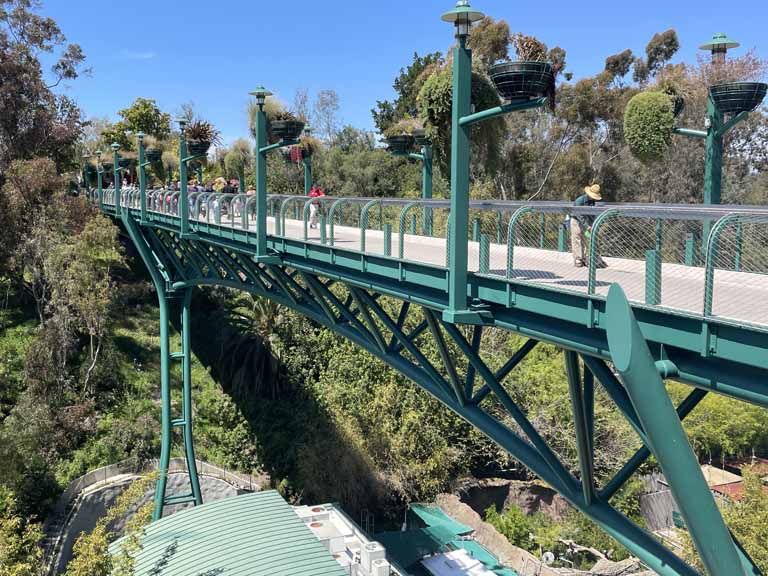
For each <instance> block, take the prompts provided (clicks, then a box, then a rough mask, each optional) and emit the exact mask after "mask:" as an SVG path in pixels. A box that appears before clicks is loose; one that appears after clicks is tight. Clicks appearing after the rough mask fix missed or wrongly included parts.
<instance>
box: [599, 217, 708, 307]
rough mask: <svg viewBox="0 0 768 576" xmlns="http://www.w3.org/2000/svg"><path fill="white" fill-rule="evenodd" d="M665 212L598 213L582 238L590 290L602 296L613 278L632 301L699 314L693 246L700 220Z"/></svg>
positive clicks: (700, 273) (700, 278)
mask: <svg viewBox="0 0 768 576" xmlns="http://www.w3.org/2000/svg"><path fill="white" fill-rule="evenodd" d="M670 216H672V217H670V218H648V217H647V216H645V215H644V214H643V213H642V211H640V210H626V211H621V210H616V211H612V212H605V213H604V214H603V215H601V216H600V217H598V219H596V221H595V225H594V226H593V232H592V233H593V234H594V238H591V237H590V238H587V242H586V243H587V244H588V246H589V248H588V249H587V253H588V258H590V265H591V267H590V282H589V286H588V288H589V291H590V293H592V294H601V295H605V294H607V292H608V288H609V287H610V285H611V284H613V283H615V282H618V283H620V284H621V285H622V287H623V288H624V291H625V293H626V294H627V298H629V300H631V301H633V302H637V303H641V304H647V305H650V306H665V307H669V308H674V309H677V310H685V311H686V312H692V313H696V314H701V312H702V309H703V302H704V270H703V269H702V268H701V262H700V261H699V259H698V253H699V252H698V246H699V245H700V242H701V235H702V229H703V224H702V221H701V220H689V219H675V218H674V216H673V215H670ZM592 251H594V252H595V254H594V255H593V254H592ZM592 259H594V260H595V262H591V260H592ZM603 265H604V267H603ZM629 278H631V279H632V280H631V281H627V279H629Z"/></svg>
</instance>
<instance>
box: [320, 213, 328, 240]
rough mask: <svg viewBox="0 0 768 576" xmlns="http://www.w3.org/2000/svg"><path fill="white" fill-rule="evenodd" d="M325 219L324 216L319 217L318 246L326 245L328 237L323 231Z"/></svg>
mask: <svg viewBox="0 0 768 576" xmlns="http://www.w3.org/2000/svg"><path fill="white" fill-rule="evenodd" d="M325 224H326V217H325V214H321V215H320V244H327V243H328V237H327V234H326V231H325Z"/></svg>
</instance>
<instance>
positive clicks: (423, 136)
mask: <svg viewBox="0 0 768 576" xmlns="http://www.w3.org/2000/svg"><path fill="white" fill-rule="evenodd" d="M413 139H414V141H415V142H416V145H417V146H426V145H427V144H429V143H430V141H429V138H428V137H427V133H426V131H424V130H415V131H414V132H413Z"/></svg>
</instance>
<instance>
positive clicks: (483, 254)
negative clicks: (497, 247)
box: [479, 234, 491, 274]
mask: <svg viewBox="0 0 768 576" xmlns="http://www.w3.org/2000/svg"><path fill="white" fill-rule="evenodd" d="M479 270H480V274H488V273H489V272H490V271H491V237H490V236H488V234H481V235H480V263H479Z"/></svg>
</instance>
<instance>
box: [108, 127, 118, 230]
mask: <svg viewBox="0 0 768 576" xmlns="http://www.w3.org/2000/svg"><path fill="white" fill-rule="evenodd" d="M110 148H112V170H113V174H114V179H115V214H117V215H118V216H119V215H120V154H119V153H118V152H117V151H118V150H120V144H118V143H117V142H112V145H111V146H110Z"/></svg>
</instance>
